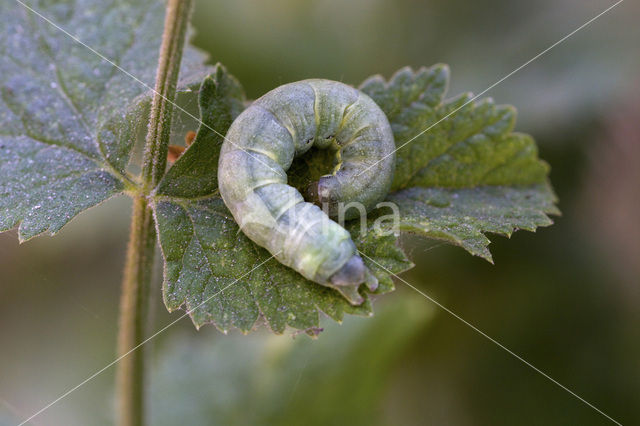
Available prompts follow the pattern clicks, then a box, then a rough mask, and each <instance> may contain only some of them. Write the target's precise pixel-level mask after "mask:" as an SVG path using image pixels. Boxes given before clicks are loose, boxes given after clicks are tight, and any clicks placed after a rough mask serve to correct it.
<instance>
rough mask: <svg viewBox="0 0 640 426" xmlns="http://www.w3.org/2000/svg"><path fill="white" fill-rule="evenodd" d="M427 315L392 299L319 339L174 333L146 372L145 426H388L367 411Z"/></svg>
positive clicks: (420, 306) (328, 327) (413, 301)
mask: <svg viewBox="0 0 640 426" xmlns="http://www.w3.org/2000/svg"><path fill="white" fill-rule="evenodd" d="M398 296H400V295H398ZM404 296H408V295H404ZM434 314H435V311H434V308H433V307H432V306H430V305H428V304H425V302H424V299H419V298H412V297H392V298H389V299H388V300H385V301H384V302H383V303H380V307H379V309H378V310H377V312H376V316H375V317H374V318H355V317H354V318H347V319H346V320H345V322H344V323H343V324H342V325H338V324H335V323H331V322H330V321H326V320H325V321H323V322H322V323H321V326H322V327H323V328H324V331H323V332H322V335H321V336H322V338H321V339H318V340H311V339H299V338H298V339H291V338H287V337H282V336H273V335H269V334H268V333H260V334H256V335H254V336H252V338H251V339H246V338H243V336H241V335H231V336H226V337H224V338H218V337H217V336H211V337H212V338H206V339H201V338H199V337H200V336H188V335H186V333H184V334H182V335H174V336H173V337H172V340H171V341H170V342H167V343H166V344H164V345H162V346H163V348H159V349H160V353H159V354H158V355H159V356H158V357H157V362H155V363H154V368H153V370H152V371H151V372H150V376H151V382H152V383H153V386H151V398H150V404H151V407H150V410H149V413H150V415H151V418H150V422H149V423H150V424H153V425H175V424H177V423H183V424H191V425H204V424H216V425H218V424H220V425H227V424H234V425H261V424H268V425H292V424H305V425H309V426H311V425H327V424H335V423H336V419H340V421H339V423H340V424H348V425H368V426H370V425H377V424H386V423H387V422H385V421H384V420H383V418H381V415H380V412H379V410H376V409H373V407H379V406H380V404H381V403H383V401H384V400H385V398H387V397H388V395H389V392H390V390H391V389H390V386H389V384H390V383H389V382H390V380H393V374H394V372H395V371H397V369H398V368H399V367H400V368H401V366H400V365H399V364H398V359H399V357H401V356H402V355H403V354H404V353H405V351H407V350H408V349H409V348H411V346H412V344H413V343H414V342H415V339H416V338H418V337H419V336H420V335H423V334H422V333H423V331H424V329H425V328H426V327H429V324H430V321H431V319H432V318H433V316H434ZM172 334H173V333H172ZM187 365H188V366H189V368H185V366H187ZM221 388H223V389H226V390H227V391H226V392H220V391H219V390H220V389H221ZM167 401H179V402H180V403H174V404H167ZM247 401H251V409H250V410H248V409H247ZM327 407H330V409H327ZM389 415H390V416H391V415H392V413H389ZM389 418H390V419H391V417H389Z"/></svg>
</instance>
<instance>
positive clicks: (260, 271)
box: [154, 197, 411, 333]
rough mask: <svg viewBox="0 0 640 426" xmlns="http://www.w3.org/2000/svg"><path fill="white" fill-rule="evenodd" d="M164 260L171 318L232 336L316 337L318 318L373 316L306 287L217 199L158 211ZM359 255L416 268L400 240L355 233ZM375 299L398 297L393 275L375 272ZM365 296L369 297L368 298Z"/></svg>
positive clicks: (395, 267) (157, 206)
mask: <svg viewBox="0 0 640 426" xmlns="http://www.w3.org/2000/svg"><path fill="white" fill-rule="evenodd" d="M154 210H155V216H156V223H157V226H158V235H159V238H160V245H161V248H162V253H163V257H164V261H165V264H164V285H163V295H164V301H165V304H166V306H167V308H168V309H169V310H170V311H173V310H175V309H178V308H180V307H181V306H183V305H184V306H185V307H186V309H187V311H188V312H189V315H190V316H191V319H192V320H193V323H194V324H195V325H196V326H197V327H200V326H201V325H203V324H206V323H214V324H215V325H216V326H217V327H218V328H219V329H220V330H222V331H224V332H226V331H227V330H229V329H230V328H231V327H237V328H239V329H240V330H242V331H244V332H248V331H250V330H251V329H252V328H253V327H254V325H255V323H256V321H257V320H258V319H259V318H263V319H264V321H265V322H266V324H267V325H268V326H269V327H270V328H271V330H272V331H274V332H275V333H282V332H284V331H285V328H286V327H287V326H290V327H293V328H297V329H302V330H306V329H312V328H316V327H318V325H319V319H320V318H319V315H318V311H322V312H324V313H325V314H327V315H328V316H330V317H331V318H333V319H334V320H336V321H341V320H342V318H343V317H344V314H345V313H348V314H358V315H369V314H371V304H370V302H369V300H367V301H365V302H364V303H363V304H362V305H359V306H352V305H350V304H349V302H347V300H346V299H345V298H344V297H343V296H341V295H340V294H339V293H338V292H337V291H335V290H332V289H329V288H327V287H323V286H321V285H318V284H316V283H313V282H311V281H308V280H306V279H305V278H304V277H302V275H300V274H298V273H297V272H295V271H294V270H293V269H291V268H288V267H286V266H284V265H282V264H280V263H279V262H278V261H277V260H275V259H270V258H271V255H270V254H269V253H268V252H267V251H266V250H265V249H263V248H261V247H258V246H257V245H255V244H254V243H253V242H252V241H251V240H249V239H248V238H247V237H245V236H244V234H242V233H241V232H240V230H239V228H238V226H237V224H236V223H235V221H234V220H233V217H232V216H231V213H230V212H229V211H228V210H227V208H226V207H225V206H224V203H223V202H222V199H220V198H218V197H211V198H207V199H200V200H171V201H169V200H165V201H157V202H155V203H154ZM352 235H353V237H354V241H355V243H356V245H357V246H358V249H359V250H361V251H362V252H363V253H365V254H366V255H367V256H368V257H370V258H372V259H374V260H375V261H376V262H378V263H379V264H381V265H383V266H385V268H387V269H389V270H391V271H392V272H394V273H400V272H402V271H404V270H406V269H409V267H410V266H411V264H410V262H409V261H408V260H407V259H406V257H405V255H404V253H403V252H402V251H401V250H400V249H399V248H398V247H396V245H395V242H396V241H395V237H393V236H386V237H383V238H375V237H374V234H373V232H367V233H365V234H364V235H362V236H361V235H359V233H358V230H357V229H354V230H352ZM369 266H370V267H372V270H373V272H374V274H375V275H376V276H377V278H378V279H379V281H380V285H379V287H378V289H377V290H376V293H386V292H388V291H391V290H392V289H393V283H392V281H391V279H390V277H389V276H388V274H387V273H386V272H385V271H384V270H383V269H381V268H379V267H378V266H375V265H369ZM365 296H366V295H365Z"/></svg>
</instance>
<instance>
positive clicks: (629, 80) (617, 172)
mask: <svg viewBox="0 0 640 426" xmlns="http://www.w3.org/2000/svg"><path fill="white" fill-rule="evenodd" d="M612 3H613V2H610V1H604V0H599V1H596V0H560V1H557V0H556V1H551V0H541V1H536V2H529V1H509V0H490V1H479V2H471V1H468V0H467V1H463V0H448V1H445V0H437V1H436V0H432V1H418V0H393V1H391V0H388V1H386V0H350V1H338V0H331V1H330V0H325V1H313V2H304V1H300V0H286V1H284V0H277V1H269V2H260V1H256V0H254V1H249V0H235V1H212V0H200V1H198V2H197V8H196V13H195V14H194V19H193V22H194V26H195V28H196V31H197V34H196V35H195V39H194V43H195V44H196V45H197V46H199V47H201V48H203V49H205V50H207V51H208V52H210V54H211V58H212V61H213V62H216V61H220V62H222V63H224V64H225V65H226V66H227V67H228V69H229V70H230V71H231V72H232V73H233V74H235V75H236V76H237V77H238V78H239V79H240V81H241V82H242V83H243V84H244V86H245V88H246V91H247V94H248V95H249V96H250V97H253V98H255V97H258V96H260V95H261V94H262V93H264V92H266V91H267V90H269V89H271V88H273V87H276V86H278V85H280V84H282V83H285V82H289V81H294V80H299V79H302V78H308V77H323V78H330V79H335V80H341V81H344V82H347V83H351V84H356V85H357V84H359V83H360V82H361V81H362V80H364V79H365V78H366V77H368V76H369V75H371V74H376V73H379V74H382V75H384V76H385V77H389V76H390V75H391V74H392V73H393V72H394V71H395V70H397V69H398V68H401V67H402V66H405V65H411V66H414V67H419V66H421V65H431V64H433V63H436V62H445V63H448V64H449V65H450V66H451V70H452V85H451V89H450V95H454V94H457V93H459V92H461V91H467V90H471V91H474V92H480V91H482V90H484V89H485V88H486V87H488V86H489V85H491V84H493V83H494V82H495V81H497V80H498V79H499V78H501V77H502V76H504V75H506V74H508V73H509V72H510V71H512V70H513V69H515V68H516V67H517V66H519V65H520V64H522V63H524V62H525V61H527V60H528V59H530V58H531V57H533V56H534V55H536V54H537V53H539V52H540V51H541V50H543V49H545V48H546V47H548V46H549V45H551V44H552V43H554V42H555V41H557V40H558V39H560V38H561V37H563V36H565V35H566V34H568V33H569V32H571V31H572V30H573V29H575V28H576V27H578V26H580V25H581V24H583V23H584V22H586V21H587V20H589V19H590V18H592V17H593V16H595V15H597V14H598V13H600V12H601V11H603V10H604V9H605V8H607V7H608V6H610V5H611V4H612ZM639 13H640V6H639V5H638V3H636V2H632V1H627V2H623V3H622V4H620V5H619V6H618V7H616V8H615V9H613V10H612V11H611V12H610V13H608V14H606V15H605V16H603V17H602V18H600V19H599V20H597V21H595V22H594V23H592V24H591V25H589V26H588V27H586V28H585V29H584V30H582V31H581V32H579V33H577V34H576V35H574V36H573V37H571V38H569V39H568V40H567V41H566V42H565V43H563V44H561V45H559V46H558V47H556V48H555V49H554V50H552V51H550V52H549V53H548V54H546V55H544V56H543V57H541V58H540V59H538V60H536V61H535V62H533V63H532V64H530V65H529V66H528V67H526V68H525V69H523V70H522V71H520V72H519V73H517V74H516V75H514V76H512V77H511V78H509V79H507V80H506V81H504V82H503V83H502V84H500V85H499V86H498V87H496V88H495V89H494V90H492V91H491V92H490V93H489V94H488V95H490V96H492V97H494V98H495V99H496V100H497V101H498V102H500V103H510V104H513V105H516V106H517V107H518V110H519V124H518V125H517V129H518V130H521V131H526V132H529V133H532V134H533V135H534V136H535V137H536V139H537V141H538V143H539V145H540V153H541V156H542V157H543V158H544V159H546V160H547V161H548V162H549V163H550V164H551V166H552V168H553V170H552V173H551V179H552V182H553V184H554V186H555V188H556V190H557V193H558V195H559V197H560V200H561V201H560V208H561V209H562V211H563V216H562V217H559V218H555V221H556V224H555V225H553V226H552V227H550V228H545V229H540V230H539V231H538V232H537V233H536V234H533V233H527V232H518V233H516V234H515V235H514V237H512V238H511V240H506V239H504V238H500V237H495V238H494V243H493V244H492V245H491V249H492V252H493V254H494V259H495V263H496V264H495V265H490V264H489V263H487V262H485V261H483V260H481V259H478V258H472V257H471V256H469V255H468V254H466V253H465V252H464V251H463V250H462V249H459V248H455V247H450V246H445V245H440V244H438V243H435V242H433V241H425V240H419V239H414V238H407V239H405V241H404V244H405V245H406V247H407V250H408V252H409V253H410V256H411V257H412V259H413V260H414V261H415V263H416V264H417V266H416V268H415V269H413V270H412V271H410V272H408V273H406V274H405V275H404V278H405V279H406V280H407V281H408V282H410V283H412V284H413V285H415V286H416V287H418V288H420V289H421V290H423V291H425V292H426V293H427V294H429V295H431V296H432V297H434V298H435V299H436V300H438V301H439V302H440V303H442V304H444V305H446V306H447V307H449V308H450V309H451V310H452V311H454V312H456V313H457V314H458V315H460V316H461V317H463V318H465V319H466V320H467V321H469V322H471V323H473V324H474V325H476V326H477V327H478V328H480V329H481V330H483V331H485V332H486V333H487V334H489V335H490V336H492V337H494V338H495V339H496V340H498V341H499V342H501V343H502V344H504V345H505V346H506V347H508V348H510V349H511V350H513V351H514V352H515V353H517V354H519V355H521V356H522V357H523V358H525V359H526V360H527V361H529V362H531V363H532V364H533V365H535V366H536V367H538V368H540V369H541V370H543V371H544V372H546V373H548V374H549V375H550V376H551V377H553V378H554V379H556V380H558V381H559V382H560V383H562V384H564V385H566V386H567V387H568V388H570V389H572V390H573V391H575V392H576V393H577V394H579V395H580V396H582V397H583V398H585V399H586V400H588V401H590V402H591V403H593V404H594V405H595V406H597V407H598V408H600V409H601V410H603V411H604V412H606V413H607V414H609V415H610V416H612V417H613V418H615V419H616V420H618V421H619V422H621V423H622V424H625V425H627V424H629V425H630V424H640V327H639V324H640V279H639V276H640V227H639V226H638V219H639V218H640V167H639V164H640V129H639V128H638V123H640V91H639V90H638V87H639V86H640V77H639V75H640V74H639V71H640V51H639V50H640V27H639V26H638V25H637V22H638V19H639V18H640V14H639ZM129 209H130V205H129V202H128V200H127V199H125V198H118V199H114V200H110V201H108V202H107V203H105V204H104V205H102V206H100V207H98V208H94V209H92V210H90V211H89V212H86V213H84V214H82V215H81V216H80V217H78V218H77V219H75V220H74V221H73V222H72V223H71V224H70V225H68V226H67V227H66V228H64V229H63V230H62V231H61V232H60V234H59V235H58V236H57V237H55V238H53V239H52V238H48V237H41V238H37V239H35V240H32V241H30V242H28V243H26V244H24V245H21V246H19V245H18V243H17V239H16V236H15V233H7V234H3V235H0V271H1V273H0V342H2V349H1V350H0V365H1V366H2V367H1V373H0V424H4V423H7V424H14V423H15V420H16V419H21V418H24V417H27V416H28V415H30V414H32V413H33V412H35V411H37V410H38V409H40V408H41V407H42V406H44V405H45V404H46V403H48V402H50V401H51V400H52V399H54V398H55V397H57V396H58V395H60V394H61V393H62V392H63V391H65V390H67V389H68V388H70V387H72V386H74V385H75V384H77V383H78V382H80V381H81V380H83V379H84V378H85V377H87V376H88V375H89V374H91V373H93V372H94V371H96V370H97V369H99V368H101V367H102V366H104V365H105V364H106V363H108V362H110V361H111V360H113V358H114V355H115V354H114V346H115V335H116V326H117V324H116V323H117V320H116V314H117V312H116V310H117V306H118V297H119V296H118V293H119V283H120V274H121V269H122V265H123V262H124V259H123V258H124V250H125V244H126V236H127V231H128V230H127V227H128V213H129ZM158 266H159V265H158ZM159 280H160V278H159V277H158V279H157V280H156V283H157V286H156V289H155V299H156V300H155V301H154V302H153V306H154V310H155V313H154V318H153V327H152V328H153V329H154V330H155V329H159V328H160V327H162V326H163V325H164V324H167V323H168V322H169V321H171V320H172V319H174V318H177V316H178V315H180V313H176V314H173V315H169V314H167V313H166V311H165V310H164V307H163V306H162V302H161V298H160V295H159V291H158V290H159V285H160V282H159ZM397 287H398V289H397V291H396V292H395V293H394V294H392V295H390V296H388V297H385V298H383V299H382V300H379V301H377V303H376V309H377V312H378V314H377V315H376V316H375V317H374V318H370V319H364V318H348V319H347V320H345V322H344V323H343V324H342V325H335V324H334V325H332V324H329V322H327V327H326V329H325V332H324V333H322V334H321V336H320V338H319V339H318V340H315V341H314V340H310V339H308V338H307V337H305V336H297V337H295V338H292V337H291V336H270V335H268V334H267V333H265V332H257V333H254V334H252V335H250V336H248V337H245V336H242V335H239V334H237V333H232V335H230V336H224V335H222V334H220V333H218V332H217V331H215V330H214V329H213V328H212V327H204V328H203V329H202V330H200V331H195V330H194V329H193V326H192V325H191V324H190V323H189V321H188V320H183V321H182V322H180V323H179V324H178V325H176V326H174V327H172V328H171V329H170V330H168V331H167V332H165V333H163V334H162V335H161V336H160V337H158V338H157V339H156V340H155V341H154V343H153V344H152V345H150V347H151V348H152V362H151V377H150V380H149V389H150V392H149V394H150V396H149V398H150V407H149V409H150V413H151V414H150V420H151V421H150V423H151V424H153V425H175V424H180V423H182V424H189V425H201V424H203V425H204V424H246V425H249V424H251V425H253V424H274V425H291V424H306V425H315V424H323V425H326V424H336V425H338V424H340V425H341V424H352V425H360V424H362V425H377V424H381V425H383V424H402V425H419V424H437V425H443V424H446V425H514V424H517V425H540V424H546V425H566V424H580V425H600V424H611V423H610V422H608V421H607V420H606V419H605V418H604V417H603V416H601V415H600V414H598V413H597V412H596V411H594V410H593V409H591V408H589V407H588V406H587V405H585V404H584V403H582V402H580V401H579V400H578V399H576V398H575V397H574V396H572V395H570V394H569V393H567V392H566V391H564V390H562V389H560V388H559V387H558V386H556V385H554V384H553V383H551V382H550V381H548V380H547V379H545V378H544V377H542V376H541V375H540V374H538V373H536V372H535V371H533V370H532V369H531V368H529V367H528V366H526V365H525V364H523V363H522V362H520V361H518V360H516V359H515V358H514V357H512V356H511V355H509V354H508V353H506V352H505V351H504V350H502V349H500V348H499V347H497V346H496V345H494V344H493V343H491V342H490V341H488V340H487V339H485V338H484V337H482V336H480V335H479V334H478V333H476V332H475V331H473V330H472V329H471V328H469V327H467V326H465V325H464V324H462V323H461V322H459V321H458V320H456V319H454V318H453V317H452V316H450V315H449V314H447V313H446V312H444V311H443V310H441V309H439V308H437V307H436V306H434V305H433V304H432V303H431V302H430V301H428V300H426V299H425V298H423V297H422V296H420V295H419V294H417V293H416V292H414V291H413V290H411V289H409V288H408V287H406V286H405V285H404V284H402V283H397ZM113 379H114V370H113V369H110V370H108V371H106V372H105V373H104V374H102V375H100V376H99V377H97V378H96V379H94V380H92V381H91V382H89V383H88V384H86V385H85V386H83V387H82V388H80V389H79V390H78V391H76V392H74V393H73V394H72V395H70V396H69V397H68V398H65V399H64V400H62V401H61V402H60V403H58V404H56V405H55V406H53V407H52V408H51V409H49V410H48V411H46V412H45V413H43V414H42V415H41V416H39V417H37V418H36V419H34V421H33V424H34V425H102V424H110V423H112V421H113V418H112V406H113V393H112V391H113V385H112V383H113Z"/></svg>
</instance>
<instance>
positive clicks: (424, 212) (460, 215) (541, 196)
mask: <svg viewBox="0 0 640 426" xmlns="http://www.w3.org/2000/svg"><path fill="white" fill-rule="evenodd" d="M388 200H389V201H392V202H394V203H396V204H397V205H398V207H399V209H400V212H401V215H400V223H399V226H400V229H401V230H402V231H405V232H412V233H417V234H419V235H422V236H425V237H428V238H433V239H437V240H443V241H446V242H449V243H452V244H455V245H459V246H461V247H463V248H464V249H466V250H467V251H468V252H469V253H471V254H473V255H476V256H480V257H482V258H484V259H486V260H488V261H492V259H491V253H489V250H488V249H487V246H488V245H489V242H490V241H489V239H488V238H487V237H486V236H484V233H486V232H491V233H494V234H499V235H504V236H506V237H510V236H511V234H512V233H513V232H514V231H515V230H517V229H524V230H527V231H535V230H536V227H538V226H549V225H551V224H552V223H553V222H552V221H551V219H549V217H548V216H547V214H559V213H560V212H559V211H558V209H557V208H556V206H555V204H554V203H555V202H556V197H555V195H554V194H553V191H552V190H551V188H550V187H549V185H548V184H546V183H545V184H538V185H533V186H528V187H506V186H483V187H479V188H473V189H470V188H469V189H443V188H420V187H416V188H409V189H404V190H401V191H398V192H395V193H393V194H391V195H390V196H389V198H388Z"/></svg>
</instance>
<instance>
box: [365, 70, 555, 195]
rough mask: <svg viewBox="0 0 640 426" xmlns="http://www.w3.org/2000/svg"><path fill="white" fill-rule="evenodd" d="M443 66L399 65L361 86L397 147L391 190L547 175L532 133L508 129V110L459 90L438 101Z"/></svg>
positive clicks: (511, 111)
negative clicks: (387, 75)
mask: <svg viewBox="0 0 640 426" xmlns="http://www.w3.org/2000/svg"><path fill="white" fill-rule="evenodd" d="M448 79H449V69H448V67H446V66H445V65H435V66H433V67H431V68H421V69H420V70H418V71H417V72H413V71H412V70H411V69H410V68H403V69H401V70H400V71H398V72H397V73H396V74H395V75H394V76H393V77H392V78H391V79H390V81H389V82H388V83H387V82H385V81H384V79H383V78H382V77H380V76H374V77H371V78H369V79H367V80H366V81H365V82H364V83H363V84H362V85H361V87H360V89H361V90H362V91H364V92H365V93H367V94H368V95H369V96H371V97H372V98H373V100H374V101H376V103H378V105H379V106H380V107H381V108H382V110H383V111H384V112H385V113H386V114H387V116H388V118H389V122H390V124H391V127H392V129H393V135H394V138H395V141H396V146H397V147H398V151H397V152H396V156H397V157H396V175H395V179H394V183H393V187H392V191H393V190H398V189H403V188H408V187H413V186H423V187H441V188H473V187H477V186H482V185H530V184H536V183H541V182H544V181H545V180H546V177H547V174H548V173H549V166H548V165H547V164H546V163H545V162H544V161H542V160H540V159H539V158H538V151H537V148H536V145H535V142H534V141H533V139H532V138H531V137H530V136H528V135H524V134H521V133H512V132H511V131H512V130H513V127H514V125H515V121H516V111H515V108H513V107H512V106H509V105H506V106H505V105H495V104H494V103H493V101H492V100H491V99H483V100H480V101H477V102H476V101H474V102H471V99H472V95H471V94H464V95H461V96H457V97H455V98H453V99H451V100H448V101H443V99H444V95H445V93H446V88H447V85H448Z"/></svg>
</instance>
